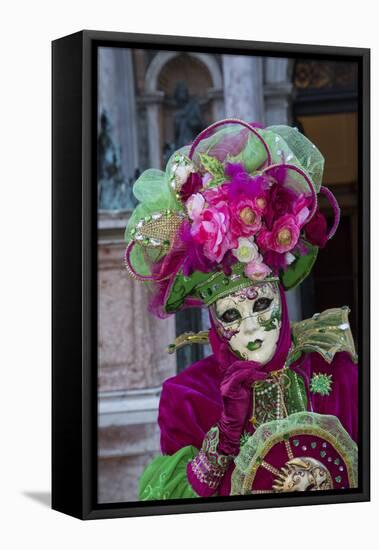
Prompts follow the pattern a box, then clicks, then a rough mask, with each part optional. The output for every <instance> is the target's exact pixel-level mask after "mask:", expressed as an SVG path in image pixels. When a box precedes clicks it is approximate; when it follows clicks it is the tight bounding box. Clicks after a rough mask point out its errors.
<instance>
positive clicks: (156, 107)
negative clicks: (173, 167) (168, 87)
mask: <svg viewBox="0 0 379 550" xmlns="http://www.w3.org/2000/svg"><path fill="white" fill-rule="evenodd" d="M163 98H164V92H161V91H159V90H157V91H156V92H154V93H150V94H147V95H145V96H143V97H142V98H141V102H142V103H143V104H144V105H145V106H146V124H147V137H148V142H149V168H162V139H161V105H162V102H163Z"/></svg>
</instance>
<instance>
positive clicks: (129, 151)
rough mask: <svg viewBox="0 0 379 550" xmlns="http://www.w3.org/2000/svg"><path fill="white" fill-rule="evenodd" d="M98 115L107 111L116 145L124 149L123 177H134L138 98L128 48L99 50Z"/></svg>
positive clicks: (122, 151)
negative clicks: (136, 97)
mask: <svg viewBox="0 0 379 550" xmlns="http://www.w3.org/2000/svg"><path fill="white" fill-rule="evenodd" d="M98 74H99V78H98V94H99V101H98V105H99V108H98V116H99V119H100V116H101V113H102V112H103V111H104V110H105V111H106V112H107V115H108V117H109V120H110V123H111V126H112V134H113V137H114V141H115V143H116V144H117V145H118V146H119V147H120V149H121V166H122V171H123V174H124V177H125V178H126V179H130V178H133V177H134V173H135V170H136V168H138V149H137V143H138V140H137V121H136V99H135V90H134V75H133V61H132V55H131V50H130V49H128V48H99V57H98Z"/></svg>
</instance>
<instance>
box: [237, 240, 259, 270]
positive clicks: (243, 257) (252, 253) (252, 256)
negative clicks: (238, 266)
mask: <svg viewBox="0 0 379 550" xmlns="http://www.w3.org/2000/svg"><path fill="white" fill-rule="evenodd" d="M233 255H234V256H235V257H236V258H237V260H238V261H239V262H242V263H246V264H248V263H249V262H252V261H258V262H259V261H261V259H262V257H261V255H260V254H259V251H258V247H257V245H256V244H255V242H254V239H253V238H250V239H248V238H247V237H239V238H238V248H234V249H233Z"/></svg>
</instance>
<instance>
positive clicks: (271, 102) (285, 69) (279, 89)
mask: <svg viewBox="0 0 379 550" xmlns="http://www.w3.org/2000/svg"><path fill="white" fill-rule="evenodd" d="M291 65H292V62H291V61H290V60H288V59H285V58H283V59H281V58H277V57H266V58H265V59H264V98H265V111H266V126H271V125H273V124H289V123H290V122H291V120H290V119H291V113H290V102H291V94H292V81H291V79H290V70H291Z"/></svg>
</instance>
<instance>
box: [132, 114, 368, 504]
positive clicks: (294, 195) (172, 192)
mask: <svg viewBox="0 0 379 550" xmlns="http://www.w3.org/2000/svg"><path fill="white" fill-rule="evenodd" d="M236 126H242V127H243V129H242V130H241V129H240V128H239V129H237V130H236V129H235V127H236ZM215 132H216V133H215ZM187 155H188V156H187ZM289 159H291V164H289V163H288V161H289ZM322 168H323V157H322V155H321V154H320V152H319V151H318V150H317V149H316V148H315V146H314V145H313V144H311V143H310V142H309V141H308V140H307V139H306V138H304V136H302V135H301V134H300V133H299V132H297V131H296V130H294V129H292V128H289V127H284V126H274V127H270V128H267V129H257V127H256V126H254V125H251V124H248V123H245V122H243V121H236V120H227V121H221V122H218V123H216V124H214V125H212V126H211V127H210V128H208V129H206V130H205V131H203V132H202V133H201V134H200V135H199V136H198V137H197V138H196V140H195V141H194V143H193V144H192V145H191V147H189V148H187V149H185V151H184V152H183V151H180V152H178V153H177V154H175V155H174V156H173V158H172V159H171V160H170V161H169V164H168V167H167V169H166V173H163V172H158V171H147V172H146V173H144V174H142V176H141V177H140V179H139V180H138V181H137V182H136V184H135V186H134V189H133V191H134V194H135V196H136V198H137V199H138V200H139V201H140V204H139V206H138V207H137V208H136V210H135V211H134V212H133V214H132V216H131V219H130V221H129V224H128V227H127V230H126V240H127V242H128V247H127V249H126V254H125V265H126V267H127V269H128V271H129V273H130V275H131V276H132V277H134V278H135V279H138V280H141V281H144V282H148V283H151V284H153V287H154V290H155V293H154V295H153V299H152V302H151V306H150V307H151V311H152V312H153V313H156V314H158V316H160V317H165V316H167V314H172V313H175V312H176V311H178V310H179V309H181V308H182V307H198V306H207V307H210V308H211V309H210V322H211V328H210V330H209V331H208V332H205V333H204V332H203V333H202V334H201V338H200V335H193V334H187V335H183V336H180V337H178V338H177V339H176V341H175V343H174V344H173V345H172V349H171V351H175V349H177V348H178V347H181V346H182V345H185V344H186V343H196V342H199V343H200V342H202V343H204V342H207V341H208V342H209V343H210V346H211V348H212V352H213V353H212V355H210V356H209V357H206V358H205V359H203V360H201V361H198V362H197V363H194V364H193V365H191V366H189V367H187V368H186V369H185V370H184V371H183V372H181V373H180V374H178V375H177V376H174V377H172V378H170V379H168V380H166V381H165V382H164V383H163V387H162V394H161V398H160V403H159V414H158V424H159V428H160V432H161V438H160V443H161V451H162V455H160V456H158V457H156V458H155V459H154V460H153V461H152V462H151V463H150V464H149V465H148V466H147V467H146V469H145V471H144V472H143V475H142V476H141V478H140V481H139V498H140V499H141V500H165V499H172V498H192V497H198V496H200V497H208V496H216V495H222V496H227V495H236V494H261V493H280V492H294V491H315V490H326V489H346V488H350V487H356V486H357V461H358V459H357V456H358V453H357V445H356V443H357V439H358V433H357V419H358V410H357V408H358V407H357V394H358V391H357V365H356V355H355V350H354V342H353V339H352V335H351V331H350V327H349V323H348V311H349V310H348V308H347V307H346V306H344V307H342V308H333V309H330V310H326V311H325V312H322V313H320V314H315V315H314V316H313V317H312V318H311V319H307V320H304V321H301V322H297V323H293V324H292V325H290V321H289V318H288V311H287V304H286V298H285V293H284V290H289V289H291V288H294V287H295V286H297V285H298V284H300V283H301V281H302V280H303V279H304V278H305V277H306V276H307V274H308V273H309V272H310V270H311V269H312V266H313V264H314V261H315V260H316V256H317V251H318V248H320V247H324V246H325V245H326V243H327V241H328V240H329V239H330V238H331V237H332V236H333V234H334V232H335V230H336V228H337V226H338V221H339V208H338V205H337V203H336V201H335V199H334V197H333V195H332V194H331V192H330V191H329V190H328V189H326V188H323V187H322V186H321V179H322ZM317 193H320V194H323V195H325V197H326V198H327V200H328V201H329V202H330V204H331V206H332V209H333V212H334V216H335V219H334V222H333V224H332V227H331V228H330V229H328V228H327V224H326V221H325V218H324V216H323V214H322V213H321V212H320V211H319V209H318V205H317V199H316V196H317ZM249 289H250V290H249ZM267 289H268V290H267ZM270 289H271V290H270ZM270 293H271V294H270ZM265 295H266V298H265V297H264V296H265ZM262 296H263V298H262ZM267 296H268V298H267ZM270 296H271V298H270ZM275 296H276V297H277V298H275ZM226 297H229V298H228V299H227V300H226V302H227V303H229V301H228V300H231V303H232V304H234V306H233V307H232V306H230V307H229V309H228V310H227V313H226V315H227V317H226V320H225V319H224V321H222V318H223V317H224V316H221V313H220V312H218V311H217V304H219V303H222V302H220V301H221V300H222V299H223V298H224V299H225V298H226ZM242 303H243V304H245V305H241V304H242ZM262 304H263V305H262ZM256 306H257V307H258V309H257V310H256V309H255V308H256ZM255 311H257V312H259V311H261V313H253V312H255ZM246 312H247V313H246ZM215 315H216V317H215ZM230 319H231V320H230ZM236 319H237V321H236ZM238 319H239V320H238ZM235 323H237V324H235ZM236 327H237V328H236ZM242 327H243V328H242ZM254 327H255V328H254ZM246 334H248V335H250V334H254V335H255V337H254V336H251V339H252V340H251V341H249V342H247V341H246V342H245V341H244V339H243V338H244V337H245V336H246ZM276 335H277V336H276ZM258 336H259V338H258ZM249 337H250V336H249ZM267 342H268V344H267ZM274 342H275V344H274ZM245 345H246V347H244V346H245ZM274 345H275V348H274V347H273V346H274ZM264 346H271V347H270V348H269V349H271V350H273V349H275V351H274V354H272V352H271V353H270V355H269V356H268V355H267V357H268V359H267V360H263V362H260V361H259V360H258V359H257V361H255V360H251V358H252V357H264V355H259V351H258V352H257V351H256V350H260V349H261V348H262V349H265V348H264ZM243 350H245V351H243ZM247 350H249V351H247ZM262 353H263V352H262ZM270 357H271V358H270Z"/></svg>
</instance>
